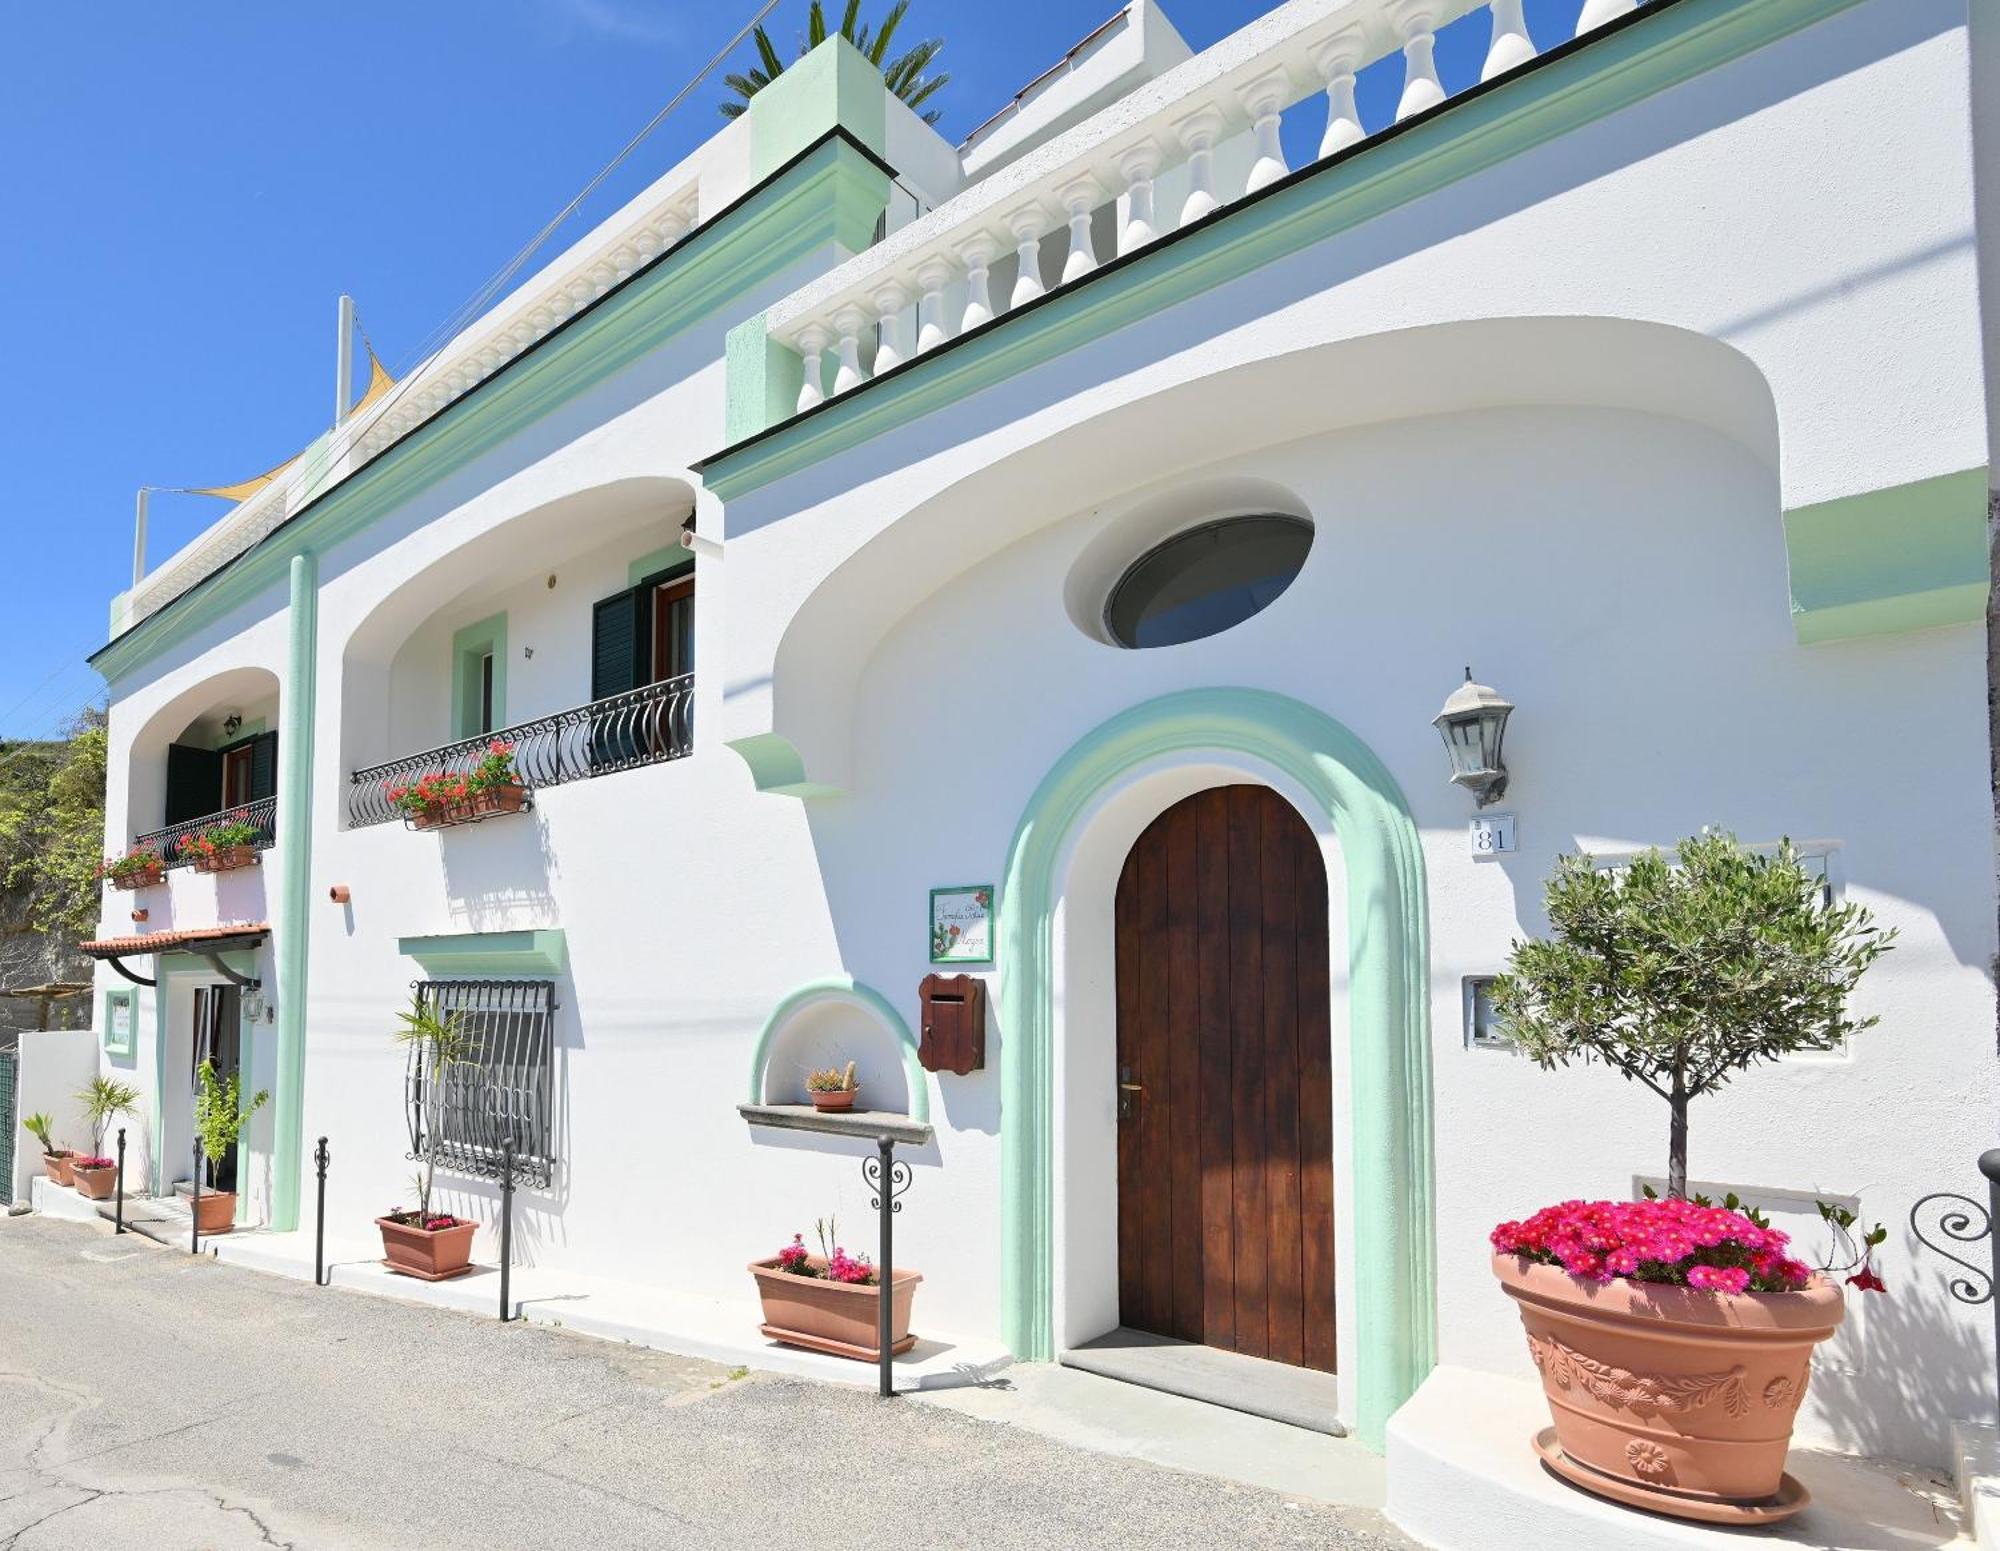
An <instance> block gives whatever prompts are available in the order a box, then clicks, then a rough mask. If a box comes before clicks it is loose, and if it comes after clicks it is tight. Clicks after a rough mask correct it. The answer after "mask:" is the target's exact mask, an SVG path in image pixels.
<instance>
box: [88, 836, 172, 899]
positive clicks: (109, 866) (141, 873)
mask: <svg viewBox="0 0 2000 1551" xmlns="http://www.w3.org/2000/svg"><path fill="white" fill-rule="evenodd" d="M97 875H98V877H100V878H105V879H108V880H110V883H111V886H112V887H113V888H114V889H126V890H130V889H143V888H149V887H151V886H152V885H153V884H155V883H164V882H165V881H166V877H167V861H166V858H165V857H163V856H161V855H160V853H159V852H158V851H155V850H153V849H152V848H151V847H150V846H134V847H133V848H132V849H131V850H129V851H127V852H126V853H125V854H124V855H123V856H108V857H106V858H105V859H104V860H103V861H102V862H101V863H99V864H98V868H97Z"/></svg>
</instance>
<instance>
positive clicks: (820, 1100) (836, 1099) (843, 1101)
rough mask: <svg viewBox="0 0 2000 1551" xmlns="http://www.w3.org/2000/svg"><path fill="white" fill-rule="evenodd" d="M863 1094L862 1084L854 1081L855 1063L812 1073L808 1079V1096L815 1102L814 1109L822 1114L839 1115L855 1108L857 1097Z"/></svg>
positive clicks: (850, 1062)
mask: <svg viewBox="0 0 2000 1551" xmlns="http://www.w3.org/2000/svg"><path fill="white" fill-rule="evenodd" d="M860 1092H861V1084H860V1083H858V1082H856V1081H855V1080H854V1063H853V1062H852V1061H849V1062H848V1063H847V1065H846V1067H845V1068H844V1069H843V1068H841V1067H837V1066H836V1067H829V1068H828V1069H827V1070H826V1071H824V1072H812V1073H810V1074H808V1075H807V1077H806V1095H807V1097H809V1098H810V1099H811V1100H812V1102H813V1108H814V1109H816V1110H819V1111H821V1112H822V1113H839V1112H841V1111H844V1110H850V1109H852V1108H854V1100H855V1097H856V1096H857V1095H858V1094H859V1093H860Z"/></svg>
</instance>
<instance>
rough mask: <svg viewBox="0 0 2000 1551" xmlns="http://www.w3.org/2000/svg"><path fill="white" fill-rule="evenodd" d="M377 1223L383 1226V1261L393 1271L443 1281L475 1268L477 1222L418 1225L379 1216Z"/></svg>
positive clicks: (377, 1225) (426, 1279)
mask: <svg viewBox="0 0 2000 1551" xmlns="http://www.w3.org/2000/svg"><path fill="white" fill-rule="evenodd" d="M375 1226H376V1227H378V1228H380V1229H381V1230H382V1264H384V1265H385V1266H387V1267H388V1268H389V1269H390V1270H391V1271H397V1272H400V1273H402V1274H403V1275H404V1276H414V1277H417V1278H418V1279H419V1280H421V1281H426V1282H441V1281H443V1280H445V1278H447V1277H453V1276H462V1275H464V1274H465V1273H466V1272H467V1271H470V1270H471V1269H472V1235H473V1233H474V1232H475V1231H476V1229H477V1226H478V1225H477V1224H476V1223H469V1222H462V1223H456V1224H454V1225H453V1226H451V1227H449V1228H419V1227H417V1226H415V1225H414V1224H412V1223H400V1222H392V1221H390V1220H389V1219H388V1218H387V1217H378V1218H376V1219H375Z"/></svg>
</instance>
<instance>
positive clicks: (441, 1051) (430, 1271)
mask: <svg viewBox="0 0 2000 1551" xmlns="http://www.w3.org/2000/svg"><path fill="white" fill-rule="evenodd" d="M397 1017H398V1018H399V1019H400V1020H401V1023H402V1027H401V1028H399V1029H397V1030H396V1034H395V1038H396V1042H397V1043H398V1044H401V1045H414V1046H416V1047H417V1049H416V1056H417V1060H418V1062H419V1070H420V1072H421V1074H422V1078H423V1088H422V1090H421V1091H422V1097H421V1100H420V1102H421V1104H422V1106H423V1137H422V1143H423V1147H422V1157H423V1168H422V1169H421V1170H419V1171H418V1173H417V1204H416V1208H415V1209H414V1210H410V1209H408V1208H404V1207H394V1208H391V1209H390V1210H389V1211H386V1212H384V1213H383V1214H382V1215H381V1216H380V1217H378V1218H376V1219H375V1226H376V1227H377V1228H379V1229H381V1230H382V1263H383V1264H384V1265H385V1266H387V1267H388V1268H389V1269H390V1270H391V1271H396V1272H400V1273H401V1274H402V1275H404V1276H414V1277H416V1278H418V1279H419V1280H420V1281H426V1282H441V1281H443V1280H445V1279H446V1278H447V1277H453V1276H463V1275H464V1274H465V1273H466V1272H467V1271H470V1270H471V1269H472V1235H473V1230H474V1227H475V1225H474V1224H473V1223H470V1222H468V1221H467V1220H466V1219H464V1218H462V1217H454V1216H452V1215H451V1214H450V1213H448V1212H433V1211H432V1210H431V1188H432V1186H433V1184H434V1183H435V1181H436V1177H437V1147H436V1145H435V1142H436V1138H437V1137H438V1136H440V1135H441V1134H442V1132H443V1127H444V1113H445V1096H446V1094H447V1093H448V1092H449V1091H450V1088H451V1072H452V1068H454V1067H456V1066H461V1065H463V1064H465V1063H466V1062H467V1061H468V1060H469V1059H470V1058H471V1055H472V1039H471V1036H470V1035H469V1034H468V1033H467V1032H466V1030H465V1025H464V1021H463V1019H462V1018H461V1017H460V1016H459V1015H458V1014H457V1013H440V1012H439V1011H438V1009H437V1008H436V1007H435V1006H434V1005H433V1004H431V1003H430V1002H427V1001H426V1000H425V999H424V998H423V997H422V996H421V995H418V996H416V997H414V998H413V999H412V1000H411V1003H410V1010H409V1011H408V1012H405V1013H399V1014H397Z"/></svg>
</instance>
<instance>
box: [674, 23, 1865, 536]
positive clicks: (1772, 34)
mask: <svg viewBox="0 0 2000 1551" xmlns="http://www.w3.org/2000/svg"><path fill="white" fill-rule="evenodd" d="M1858 3H1859V0H1776V3H1772V0H1679V3H1678V4H1675V5H1673V6H1670V7H1666V8H1664V9H1661V10H1659V11H1656V12H1654V13H1653V14H1651V15H1649V16H1646V17H1645V18H1644V19H1643V20H1640V21H1638V22H1635V23H1632V24H1630V25H1627V26H1623V27H1618V28H1615V29H1612V30H1610V31H1608V32H1606V33H1604V34H1602V35H1600V36H1598V37H1597V38H1595V39H1594V40H1593V41H1592V42H1590V43H1589V44H1588V45H1587V46H1586V47H1584V48H1581V49H1579V50H1577V51H1576V52H1575V53H1573V54H1570V55H1567V56H1565V57H1563V58H1559V59H1549V60H1546V61H1545V62H1543V63H1542V64H1540V65H1539V66H1536V67H1534V68H1531V69H1529V70H1528V71H1527V72H1525V73H1524V74H1522V75H1521V76H1519V77H1518V78H1515V79H1513V80H1509V81H1506V82H1503V83H1501V84H1500V85H1498V86H1496V87H1495V88H1494V89H1493V90H1491V91H1488V92H1485V93H1482V94H1480V95H1478V96H1474V97H1470V98H1467V99H1465V100H1463V101H1460V102H1458V103H1457V104H1456V105H1455V106H1454V107H1453V108H1452V109H1451V110H1450V111H1449V112H1445V113H1441V114H1439V115H1438V116H1437V117H1436V118H1433V119H1429V120H1427V121H1425V122H1423V123H1419V124H1416V125H1414V126H1412V127H1411V128H1409V129H1407V130H1405V131H1404V132H1402V133H1400V134H1398V135H1396V136H1394V137H1393V138H1391V139H1388V140H1385V141H1383V142H1382V143H1380V144H1378V145H1371V146H1368V147H1366V148H1364V149H1362V150H1361V151H1359V152H1357V153H1355V154H1353V155H1351V156H1349V157H1347V158H1346V159H1345V160H1343V161H1340V162H1337V163H1333V164H1330V165H1328V166H1326V167H1325V168H1323V169H1322V170H1321V171H1319V172H1318V173H1316V174H1314V175H1312V176H1308V177H1302V178H1300V179H1299V180H1298V181H1297V182H1294V183H1291V184H1289V185H1286V186H1283V187H1280V188H1277V189H1275V190H1273V191H1272V192H1271V193H1269V194H1267V195H1264V196H1263V197H1261V198H1258V199H1256V200H1254V201H1252V202H1249V203H1246V204H1244V205H1242V206H1241V207H1240V208H1237V209H1235V210H1233V211H1230V212H1229V213H1228V214H1226V215H1223V216H1221V217H1219V218H1217V219H1215V220H1213V221H1212V222H1210V223H1209V224H1208V225H1207V226H1205V227H1202V228H1200V229H1198V230H1193V231H1190V232H1189V233H1188V234H1187V235H1186V236H1184V237H1177V238H1174V239H1172V240H1167V241H1163V242H1161V243H1159V244H1156V245H1155V246H1153V247H1151V248H1149V249H1146V250H1144V251H1143V252H1142V253H1141V254H1140V256H1139V257H1137V258H1135V259H1133V260H1131V261H1130V262H1126V263H1121V264H1120V265H1118V266H1117V267H1116V268H1107V269H1106V270H1105V271H1103V272H1102V273H1100V274H1097V275H1093V276H1091V277H1090V278H1088V279H1086V280H1082V281H1079V282H1077V283H1076V284H1075V285H1073V286H1071V287H1069V288H1066V289H1064V290H1062V291H1058V292H1056V293H1054V294H1052V295H1051V296H1050V298H1049V299H1048V300H1047V301H1044V302H1040V303H1038V304H1036V306H1035V307H1034V308H1033V310H1031V311H1028V312H1024V313H1021V314H1019V315H1018V316H1016V315H1010V314H1002V315H1001V317H1000V319H999V320H998V321H997V322H995V323H992V324H989V325H987V326H986V327H985V329H984V330H983V331H982V332H981V333H980V334H978V335H976V336H971V337H968V338H966V339H965V340H964V342H963V343H959V344H954V345H950V346H947V347H945V348H942V349H939V350H936V351H933V352H931V353H930V354H928V355H925V356H922V357H919V358H918V359H917V361H916V363H915V364H913V365H911V366H907V367H903V368H900V369H899V370H898V371H897V373H896V374H895V375H894V376H891V377H886V378H883V379H881V380H880V381H878V382H873V383H867V384H864V385H863V386H861V387H860V388H857V389H854V390H853V391H851V392H850V393H848V394H845V395H843V396H842V397H841V398H839V399H837V400H834V401H832V402H831V404H830V405H829V406H828V407H825V408H822V409H819V410H817V411H815V412H814V413H813V414H812V415H811V416H810V417H809V418H807V419H804V420H801V421H799V422H797V423H796V424H794V425H792V426H789V427H787V428H786V429H785V430H783V431H781V432H779V433H778V434H776V435H773V436H769V437H766V438H765V439H763V440H762V441H759V442H755V443H753V444H752V445H750V446H747V447H743V446H735V447H732V448H730V449H728V450H725V451H724V452H722V453H720V454H718V455H716V456H715V457H713V458H710V459H709V460H707V462H706V464H705V465H704V466H703V468H702V479H703V482H704V483H705V485H706V486H707V488H708V489H709V490H710V491H712V492H714V493H715V494H716V495H717V496H719V497H720V498H721V499H722V500H724V501H725V502H726V501H732V500H735V499H736V498H737V497H739V496H742V495H745V494H747V493H748V492H750V491H752V490H755V489H758V488H759V487H761V486H764V485H768V484H770V483H772V482H773V481H774V480H778V479H782V478H784V477H785V476H786V475H788V474H793V473H796V472H798V471H799V470H800V469H804V468H808V467H810V466H812V465H813V464H815V463H819V462H821V461H823V460H825V459H828V458H831V457H833V456H835V455H837V454H838V453H841V452H844V451H846V450H847V449H848V448H851V447H854V446H856V445H858V444H860V443H862V442H865V441H868V440H870V439H872V438H874V437H876V436H880V435H882V434H884V433H885V432H888V431H891V430H894V429H895V428H896V427H898V426H901V425H905V424H908V423H909V422H910V421H913V420H916V419H918V418H920V417H921V416H924V415H927V414H930V413H932V412H933V411H936V410H939V409H942V408H944V407H946V406H947V405H950V404H954V403H957V402H959V401H960V400H962V399H965V398H967V397H969V396H971V395H972V394H974V393H977V392H979V391H980V390H981V389H983V388H987V387H990V386H992V385H993V384H995V383H998V382H1003V381H1006V380H1007V379H1009V378H1012V377H1016V376H1018V375H1020V374H1021V373H1023V372H1026V371H1029V370H1031V369H1032V368H1034V367H1036V366H1038V365H1040V364H1042V363H1043V362H1045V361H1049V360H1052V359H1054V358H1055V357H1057V356H1059V355H1062V354H1064V353H1065V352H1067V351H1071V350H1074V349H1077V348H1078V347H1079V346H1082V345H1085V344H1087V343H1089V342H1090V341H1092V340H1096V339H1100V338H1102V337H1104V336H1105V335H1107V334H1110V333H1113V332H1115V331H1117V330H1119V329H1122V328H1125V327H1127V326H1129V325H1132V324H1136V323H1141V322H1144V321H1147V320H1150V319H1153V318H1156V317H1158V316H1160V315H1161V314H1163V313H1164V312H1165V311H1166V310H1167V309H1168V308H1169V307H1172V306H1174V305H1176V304H1177V303H1179V302H1183V301H1186V300H1188V299H1189V298H1191V297H1195V296H1199V295H1201V294H1202V293H1204V292H1206V291H1210V290H1213V289H1214V288H1215V287H1217V286H1220V285H1223V284H1226V283H1228V282H1229V281H1232V280H1236V279H1240V278H1241V277H1242V276H1244V275H1247V274H1250V273H1252V272H1254V271H1255V270H1258V269H1260V268H1262V267H1264V266H1265V265H1268V264H1271V263H1275V262H1276V261H1278V260H1280V259H1283V258H1286V257H1288V256H1289V255H1291V254H1294V253H1297V252H1299V251H1301V250H1302V249H1305V248H1308V247H1310V246H1312V245H1313V244H1315V243H1320V242H1325V241H1326V240H1328V239H1329V238H1332V237H1336V236H1338V235H1340V234H1341V233H1343V232H1346V231H1350V230H1352V229H1353V228H1355V227H1357V226H1360V225H1361V224H1362V223H1364V222H1366V221H1370V220H1373V219H1374V218H1376V217H1377V216H1380V215H1382V214H1384V213H1386V212H1388V211H1391V210H1395V209H1397V208H1399V207H1401V206H1404V205H1407V204H1409V203H1410V202H1411V201H1413V200H1417V199H1422V198H1424V197H1425V196H1426V195H1429V194H1433V193H1436V192H1437V191H1438V190H1440V189H1443V188H1446V187H1448V186H1450V185H1451V184H1453V183H1457V182H1459V181H1461V180H1463V179H1465V178H1468V177H1470V176H1472V175H1473V174H1475V173H1478V172H1483V171H1485V170H1486V169H1488V168H1490V167H1493V166H1496V165H1498V164H1500V163H1502V162H1505V161H1508V160H1510V159H1511V158H1513V157H1517V156H1520V155H1522V154H1523V153H1525V152H1527V151H1530V150H1532V149H1534V148H1535V147H1536V146H1539V145H1544V144H1546V143H1548V142H1549V141H1551V140H1554V139H1556V138H1558V137H1559V136H1562V135H1566V134H1569V133H1571V132H1573V131H1575V130H1578V129H1581V128H1583V127H1585V126H1586V125H1589V124H1592V123H1594V122H1596V121H1597V120H1599V119H1601V118H1604V117H1605V116H1607V115H1608V114H1611V113H1616V112H1619V111H1621V110H1623V109H1626V108H1629V107H1631V106H1632V105H1633V104H1634V103H1636V102H1639V101H1641V100H1642V99H1644V98H1646V97H1650V96H1653V95H1655V94H1657V93H1659V92H1662V91H1665V90H1667V89H1668V88H1670V87H1673V86H1677V85H1679V84H1681V83H1682V82H1684V81H1687V80H1689V79H1691V78H1693V77H1695V76H1698V75H1700V74H1702V73H1704V72H1705V71H1709V70H1713V69H1715V68H1716V67H1717V66H1719V65H1723V64H1726V63H1728V62H1729V61H1731V60H1733V59H1736V58H1739V57H1740V56H1742V55H1744V54H1747V53H1750V52H1751V51H1752V50H1754V49H1758V48H1762V47H1764V46H1765V45H1767V44H1769V43H1771V42H1773V41H1775V40H1777V39H1779V38H1782V37H1785V36H1787V35H1788V34H1790V33H1793V32H1796V31H1798V30H1799V29H1800V28H1802V27H1806V26H1810V25H1812V24H1813V23H1815V22H1818V21H1821V20H1824V19H1825V18H1826V17H1828V16H1832V15H1834V14H1836V13H1837V12H1840V11H1843V10H1845V9H1847V8H1848V7H1850V6H1852V5H1855V4H1858ZM745 395H746V398H747V397H750V396H754V395H752V394H751V390H749V389H748V388H746V389H745ZM736 397H737V395H736V390H735V389H734V387H733V386H732V388H731V389H730V398H731V400H732V401H733V402H734V401H735V400H736ZM783 418H784V417H781V418H780V420H779V421H774V422H771V423H772V424H781V423H782V420H783Z"/></svg>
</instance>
